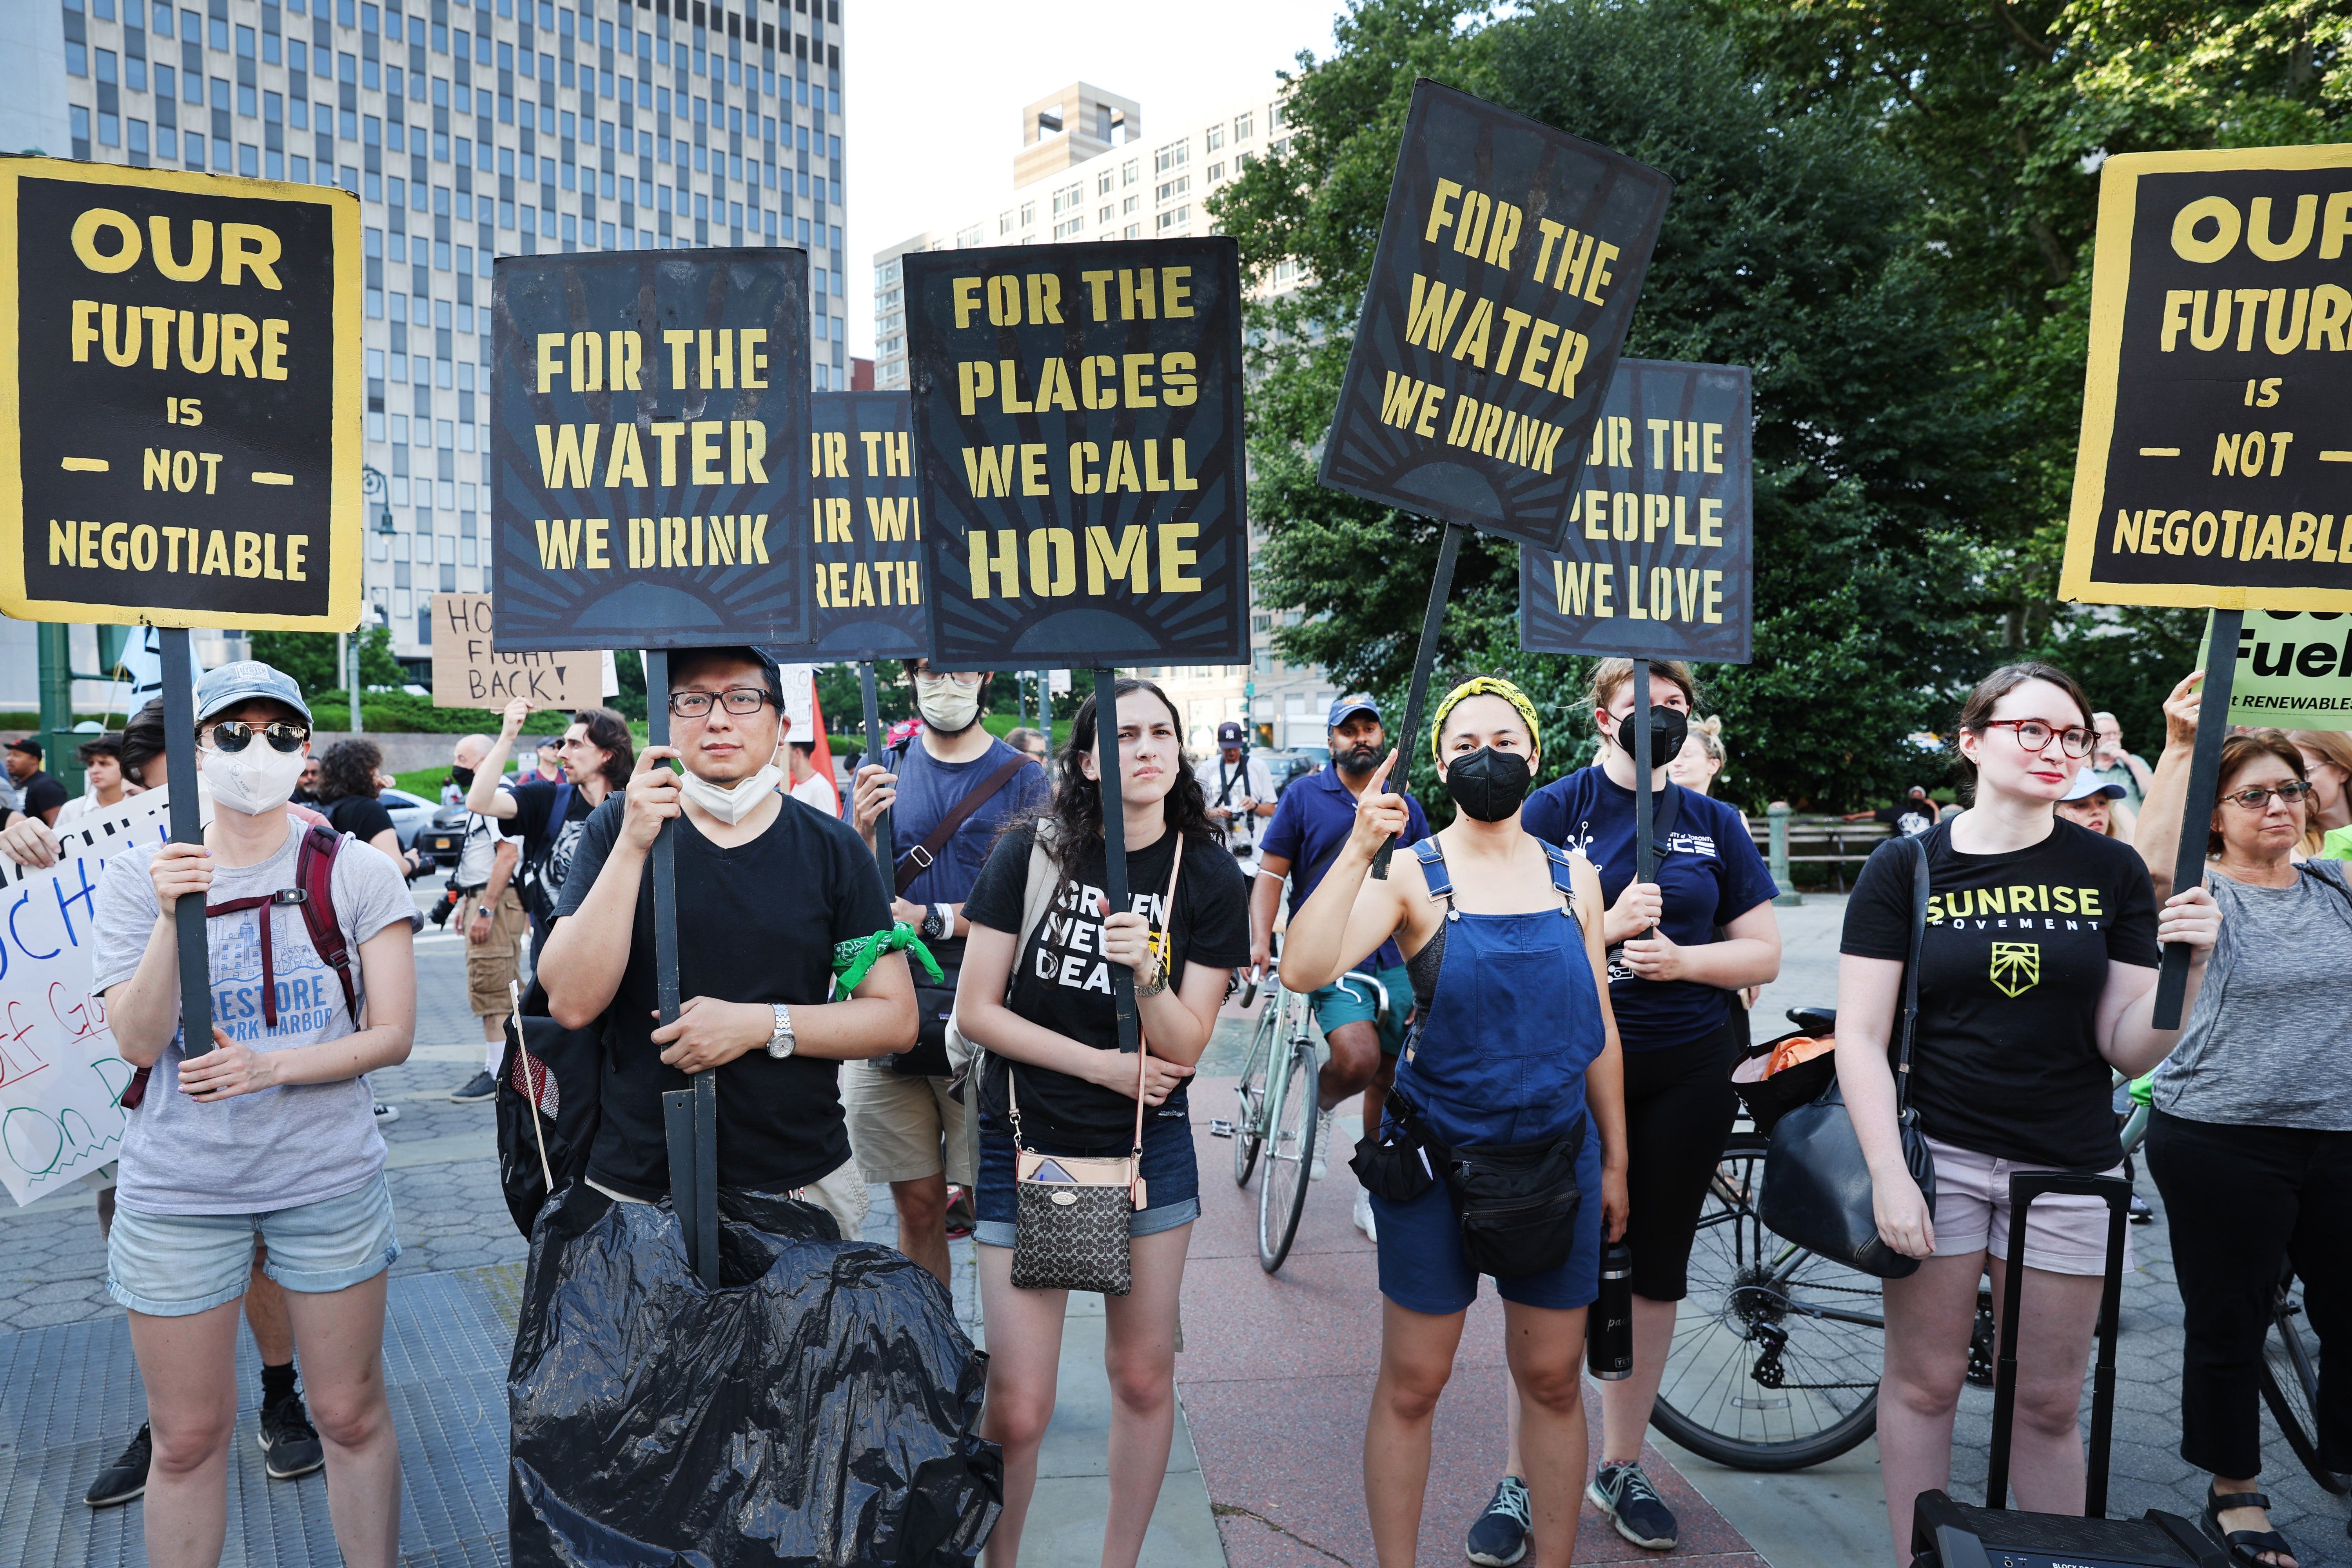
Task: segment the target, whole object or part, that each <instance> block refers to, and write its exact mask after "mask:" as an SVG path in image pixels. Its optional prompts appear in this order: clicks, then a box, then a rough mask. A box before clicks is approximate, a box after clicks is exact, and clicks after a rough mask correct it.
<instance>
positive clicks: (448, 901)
mask: <svg viewBox="0 0 2352 1568" xmlns="http://www.w3.org/2000/svg"><path fill="white" fill-rule="evenodd" d="M456 910H457V889H455V888H454V887H451V886H448V885H446V884H445V885H444V886H443V888H442V889H441V897H440V898H439V899H438V900H436V901H435V903H434V905H433V909H432V912H431V915H430V917H429V918H430V919H431V920H432V921H433V923H434V924H435V925H436V926H437V925H446V924H447V923H448V921H449V917H450V915H452V914H453V913H455V912H456Z"/></svg>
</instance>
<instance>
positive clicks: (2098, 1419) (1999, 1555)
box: [1911, 1171, 2229, 1568]
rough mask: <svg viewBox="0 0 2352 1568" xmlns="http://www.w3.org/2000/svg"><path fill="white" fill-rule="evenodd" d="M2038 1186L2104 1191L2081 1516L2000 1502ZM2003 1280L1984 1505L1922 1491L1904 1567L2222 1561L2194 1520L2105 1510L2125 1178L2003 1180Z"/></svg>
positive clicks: (2178, 1566)
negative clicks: (2102, 1271)
mask: <svg viewBox="0 0 2352 1568" xmlns="http://www.w3.org/2000/svg"><path fill="white" fill-rule="evenodd" d="M2046 1193H2072V1194H2080V1195H2082V1196H2084V1197H2094V1198H2101V1199H2104V1200H2105V1203H2106V1205H2107V1279H2106V1290H2105V1294H2104V1295H2102V1296H2101V1298H2100V1300H2099V1355H2098V1362H2097V1365H2096V1367H2095V1370H2094V1372H2093V1373H2092V1381H2091V1447H2090V1470H2089V1474H2088V1475H2087V1476H2086V1477H2085V1482H2086V1484H2085V1486H2084V1500H2083V1517H2082V1518H2080V1519H2076V1518H2074V1517H2072V1516H2070V1515H2066V1514H2054V1513H2018V1512H2013V1511H2011V1509H2010V1507H2009V1445H2010V1426H2011V1422H2012V1421H2013V1420H2014V1418H2015V1416H2016V1414H2017V1314H2018V1306H2019V1299H2020V1296H2021V1293H2022V1291H2023V1289H2024V1285H2025V1215H2026V1210H2027V1208H2028V1207H2029V1206H2030V1205H2032V1202H2033V1200H2034V1199H2035V1198H2037V1197H2040V1196H2042V1194H2046ZM2009 1198H2010V1204H2011V1211H2010V1228H2009V1235H2010V1245H2009V1279H2008V1281H2007V1284H2006V1289H2004V1291H2003V1293H2002V1294H2003V1305H2002V1308H2001V1321H2000V1352H1999V1360H1998V1361H1997V1363H1995V1367H1994V1373H1993V1406H1992V1463H1991V1467H1990V1473H1989V1474H1988V1475H1987V1476H1986V1478H1985V1506H1984V1507H1982V1508H1970V1507H1969V1505H1968V1504H1966V1503H1962V1502H1955V1501H1953V1500H1952V1499H1951V1498H1950V1497H1949V1496H1948V1495H1947V1494H1945V1493H1943V1492H1940V1491H1931V1492H1922V1493H1920V1494H1919V1500H1918V1502H1917V1503H1916V1504H1915V1505H1914V1507H1913V1510H1912V1515H1911V1553H1912V1556H1911V1568H2228V1563H2229V1556H2228V1553H2226V1552H2223V1551H2222V1550H2221V1547H2219V1546H2218V1545H2216V1544H2214V1542H2212V1541H2211V1540H2210V1538H2208V1537H2207V1536H2206V1535H2205V1533H2204V1532H2203V1531H2200V1529H2198V1527H2197V1525H2196V1522H2195V1521H2191V1520H2187V1519H2183V1518H2181V1517H2180V1516H2179V1514H2177V1513H2166V1512H2164V1511H2162V1510H2158V1509H2150V1510H2147V1517H2145V1518H2142V1519H2109V1518H2107V1517H2106V1513H2107V1449H2108V1445H2109V1443H2110V1441H2111V1440H2112V1438H2113V1436H2114V1433H2115V1414H2116V1317H2117V1315H2118V1314H2119V1313H2120V1311H2121V1310H2122V1307H2123V1289H2124V1281H2123V1268H2124V1226H2125V1225H2126V1223H2128V1218H2129V1215H2130V1212H2131V1184H2130V1183H2128V1182H2126V1181H2122V1180H2120V1179H2118V1178H2116V1177H2114V1176H2074V1175H2068V1174H2067V1173H2064V1172H2062V1171H2031V1172H2023V1173H2019V1174H2017V1175H2014V1176H2011V1178H2010V1182H2009Z"/></svg>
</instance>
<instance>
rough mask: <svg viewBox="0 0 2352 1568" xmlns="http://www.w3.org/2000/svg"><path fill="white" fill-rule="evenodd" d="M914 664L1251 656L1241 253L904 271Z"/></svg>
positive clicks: (1061, 250) (1165, 245) (1023, 254)
mask: <svg viewBox="0 0 2352 1568" xmlns="http://www.w3.org/2000/svg"><path fill="white" fill-rule="evenodd" d="M902 268H903V271H904V273H905V280H906V292H907V333H908V357H909V359H910V361H911V363H912V367H913V369H912V376H911V381H912V385H913V388H914V409H913V413H914V428H915V468H916V478H917V480H918V481H919V487H920V493H921V500H922V522H923V533H924V538H923V545H924V551H925V557H926V561H927V563H928V564H929V574H928V577H929V580H928V581H927V582H926V583H925V584H924V586H925V588H927V589H928V590H929V609H930V633H929V639H928V646H927V647H925V648H924V649H923V650H922V651H924V652H926V653H928V654H929V655H930V656H931V657H932V658H935V659H937V660H939V661H940V664H941V666H942V667H943V668H950V669H1006V668H1034V667H1036V666H1038V665H1089V666H1092V665H1110V664H1117V665H1139V664H1140V665H1154V664H1238V663H1241V662H1243V661H1244V660H1246V659H1247V658H1249V619H1248V616H1249V560H1248V554H1249V551H1248V536H1247V529H1246V526H1245V524H1244V511H1243V508H1244V478H1245V476H1244V453H1243V445H1242V443H1243V430H1242V361H1241V353H1242V344H1241V265H1240V258H1239V252H1238V250H1237V248H1236V247H1235V246H1234V242H1233V241H1232V240H1231V239H1226V238H1223V237H1202V238H1197V239H1169V240H1124V241H1108V242H1105V243H1102V244H1097V245H1087V246H1064V245H1052V246H1043V245H1041V246H1029V247H1004V248H998V249H986V250H952V251H925V252H917V253H915V254H913V255H909V256H908V257H907V258H904V261H903V263H902Z"/></svg>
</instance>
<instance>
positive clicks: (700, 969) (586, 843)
mask: <svg viewBox="0 0 2352 1568" xmlns="http://www.w3.org/2000/svg"><path fill="white" fill-rule="evenodd" d="M523 787H524V788H525V789H529V788H530V785H528V784H526V785H525V786H523ZM623 805H624V802H623V799H622V797H621V796H620V795H610V796H608V797H606V799H605V801H604V805H602V806H601V807H599V808H598V809H597V810H596V811H595V812H594V813H593V815H592V816H590V817H589V818H588V822H587V825H586V826H585V827H584V828H583V829H582V831H581V833H580V835H579V841H578V844H577V846H576V847H574V848H573V849H572V876H571V878H570V879H568V880H567V881H566V882H565V883H564V886H563V898H562V902H561V903H560V904H559V905H558V906H557V909H556V913H557V914H558V916H568V915H570V914H572V912H573V911H574V910H577V909H578V908H579V907H580V903H581V900H583V899H585V898H586V897H587V896H588V891H589V889H591V888H593V887H594V886H595V884H596V878H597V874H598V873H599V872H601V871H602V870H603V869H604V861H605V858H607V857H608V856H609V855H610V854H611V853H612V849H613V840H614V835H615V834H617V833H618V832H619V831H620V826H621V812H622V807H623ZM673 831H675V832H676V833H677V893H678V897H677V981H678V995H679V996H680V997H681V998H684V997H690V996H712V997H717V998H719V999H720V1000H722V1001H728V1002H761V1003H772V1002H782V1003H784V1004H786V1005H789V1006H790V1007H791V1008H792V1009H793V1014H794V1016H795V1018H796V1019H800V1018H805V1017H807V1016H808V1010H809V1009H814V1008H815V1007H818V1006H821V1005H824V1003H825V1000H826V998H827V997H828V996H829V995H830V994H831V992H832V988H833V950H834V945H835V943H837V942H853V941H856V940H857V939H858V938H860V937H867V936H871V935H873V934H874V933H875V932H876V931H885V930H887V929H888V927H889V924H890V906H889V904H888V903H887V902H886V901H885V900H884V899H883V897H882V879H881V877H880V874H879V873H877V871H876V870H875V868H874V857H873V856H872V855H871V854H869V853H868V852H867V851H866V846H865V844H864V843H862V842H861V841H860V840H859V838H858V837H857V835H856V832H855V831H853V830H852V829H851V828H850V826H849V825H848V824H846V823H845V822H840V821H837V820H835V818H833V817H830V816H825V815H824V813H823V812H820V811H813V810H811V809H810V808H809V807H808V806H806V805H802V804H801V803H800V802H799V801H796V800H793V799H792V798H791V797H790V796H786V797H785V798H784V800H783V803H782V810H780V811H778V812H777V814H776V820H775V821H774V822H772V823H771V824H770V825H769V826H768V830H767V831H766V832H765V833H762V834H761V835H760V837H757V838H754V839H752V840H751V842H750V843H748V844H739V845H736V846H735V847H732V848H722V847H719V846H718V845H716V844H713V843H711V842H710V840H709V839H708V838H705V837H703V836H702V835H701V833H699V832H698V831H697V830H696V828H695V827H694V825H693V824H692V823H690V822H686V821H680V822H679V823H678V825H677V828H676V829H674V830H673ZM659 1005H661V996H660V993H659V990H658V988H657V985H656V977H655V973H654V879H653V861H652V858H651V857H650V856H649V857H647V858H646V868H645V872H644V875H643V876H642V877H640V878H639V879H638V882H637V913H636V923H635V929H634V930H633V931H632V932H631V933H630V938H629V963H628V967H627V968H626V969H625V970H624V971H623V972H622V974H621V987H620V989H619V990H618V991H617V992H615V993H614V996H613V1005H612V1006H611V1008H609V1009H608V1010H607V1011H606V1013H605V1015H604V1082H603V1085H602V1092H601V1096H600V1102H601V1105H602V1108H603V1112H604V1120H603V1121H602V1123H601V1124H600V1125H599V1126H598V1127H597V1129H596V1142H595V1144H594V1146H593V1148H592V1149H591V1150H590V1151H589V1156H588V1174H589V1175H590V1176H591V1177H592V1178H593V1179H594V1180H595V1181H597V1182H600V1183H602V1184H604V1185H605V1186H607V1187H610V1188H611V1189H612V1190H613V1191H614V1192H616V1193H621V1194H626V1195H627V1196H630V1197H638V1198H647V1199H658V1198H660V1197H662V1196H663V1195H665V1194H667V1193H668V1191H669V1151H668V1145H667V1142H666V1141H665V1138H664V1134H663V1129H662V1106H661V1097H662V1093H663V1091H664V1090H667V1089H684V1088H686V1087H687V1081H688V1080H687V1075H686V1074H685V1073H683V1072H680V1071H679V1070H678V1069H677V1068H672V1067H665V1066H663V1065H662V1061H661V1052H662V1047H658V1046H656V1045H655V1044H654V1040H653V1032H654V1028H655V1018H654V1011H655V1009H656V1007H658V1006H659ZM718 1071H719V1184H721V1185H723V1186H730V1187H748V1188H752V1189H755V1190H757V1191H761V1192H782V1191H786V1190H789V1189H791V1188H793V1187H802V1186H806V1185H807V1184H810V1183H811V1182H814V1181H815V1180H817V1179H818V1178H819V1177H821V1176H823V1175H824V1174H825V1173H827V1172H829V1171H832V1170H833V1169H834V1168H835V1167H836V1166H838V1165H839V1164H840V1163H842V1162H843V1161H845V1160H846V1159H848V1158H849V1134H848V1130H847V1128H846V1127H845V1125H844V1123H843V1121H842V1115H841V1093H840V1086H839V1084H838V1081H837V1074H838V1071H839V1064H838V1063H835V1062H831V1061H824V1060H819V1059H817V1058H810V1057H803V1056H792V1057H787V1058H784V1059H783V1060H782V1061H778V1060H776V1059H775V1058H772V1057H771V1056H769V1055H768V1053H767V1052H766V1051H765V1050H763V1049H754V1050H751V1051H747V1052H745V1053H744V1054H743V1055H742V1056H740V1057H738V1058H735V1059H734V1060H733V1061H731V1062H729V1063H728V1064H727V1065H726V1066H725V1067H722V1068H719V1069H718Z"/></svg>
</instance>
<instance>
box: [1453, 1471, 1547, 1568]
mask: <svg viewBox="0 0 2352 1568" xmlns="http://www.w3.org/2000/svg"><path fill="white" fill-rule="evenodd" d="M1534 1529H1535V1524H1534V1521H1533V1520H1532V1519H1531V1517H1530V1516H1529V1514H1528V1484H1527V1482H1525V1481H1523V1480H1521V1479H1519V1478H1518V1477H1517V1476H1505V1477H1504V1478H1503V1479H1501V1480H1499V1481H1497V1482H1496V1483H1495V1496H1494V1499H1493V1500H1492V1501H1490V1502H1488V1503H1487V1504H1486V1512H1484V1513H1482V1514H1480V1515H1479V1516H1478V1517H1477V1518H1476V1519H1475V1520H1474V1521H1472V1522H1471V1525H1470V1533H1469V1534H1468V1535H1467V1536H1465V1537H1464V1538H1463V1542H1462V1555H1463V1556H1465V1557H1467V1558H1468V1559H1470V1561H1471V1562H1473V1563H1481V1564H1484V1568H1510V1565H1511V1564H1512V1563H1517V1561H1518V1560H1519V1559H1520V1558H1522V1557H1525V1556H1526V1555H1527V1554H1528V1535H1529V1534H1530V1532H1531V1531H1533V1530H1534Z"/></svg>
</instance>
